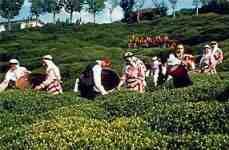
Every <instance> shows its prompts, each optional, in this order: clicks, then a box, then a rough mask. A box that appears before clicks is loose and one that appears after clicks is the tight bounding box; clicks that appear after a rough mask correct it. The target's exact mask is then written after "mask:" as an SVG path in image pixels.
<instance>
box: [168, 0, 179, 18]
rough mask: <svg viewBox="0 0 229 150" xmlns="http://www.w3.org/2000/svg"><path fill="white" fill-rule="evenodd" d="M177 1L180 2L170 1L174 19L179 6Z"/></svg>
mask: <svg viewBox="0 0 229 150" xmlns="http://www.w3.org/2000/svg"><path fill="white" fill-rule="evenodd" d="M177 1H178V0H169V2H170V3H171V5H172V9H173V17H174V18H175V17H176V11H175V9H176V5H177Z"/></svg>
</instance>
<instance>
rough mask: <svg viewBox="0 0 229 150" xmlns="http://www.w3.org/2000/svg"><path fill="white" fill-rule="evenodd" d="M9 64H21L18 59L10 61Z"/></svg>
mask: <svg viewBox="0 0 229 150" xmlns="http://www.w3.org/2000/svg"><path fill="white" fill-rule="evenodd" d="M9 63H10V64H19V61H18V60H17V59H10V60H9Z"/></svg>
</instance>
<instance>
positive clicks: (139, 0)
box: [134, 0, 145, 23]
mask: <svg viewBox="0 0 229 150" xmlns="http://www.w3.org/2000/svg"><path fill="white" fill-rule="evenodd" d="M144 3H145V0H135V3H134V8H135V9H136V10H137V22H138V23H140V22H141V18H140V17H141V9H142V8H143V6H144Z"/></svg>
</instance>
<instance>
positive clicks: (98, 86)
mask: <svg viewBox="0 0 229 150" xmlns="http://www.w3.org/2000/svg"><path fill="white" fill-rule="evenodd" d="M92 71H93V80H94V83H95V86H94V90H95V91H97V92H100V93H101V94H102V95H104V94H106V93H107V92H106V90H105V89H104V87H103V85H102V80H101V76H102V67H101V66H100V65H99V64H97V65H95V66H94V67H93V68H92Z"/></svg>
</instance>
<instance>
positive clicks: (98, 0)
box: [84, 0, 105, 23]
mask: <svg viewBox="0 0 229 150" xmlns="http://www.w3.org/2000/svg"><path fill="white" fill-rule="evenodd" d="M84 4H86V5H87V6H88V8H87V10H88V11H89V13H92V14H93V22H94V23H95V15H96V13H97V12H99V11H101V10H102V9H103V8H104V6H105V5H104V0H85V1H84Z"/></svg>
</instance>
